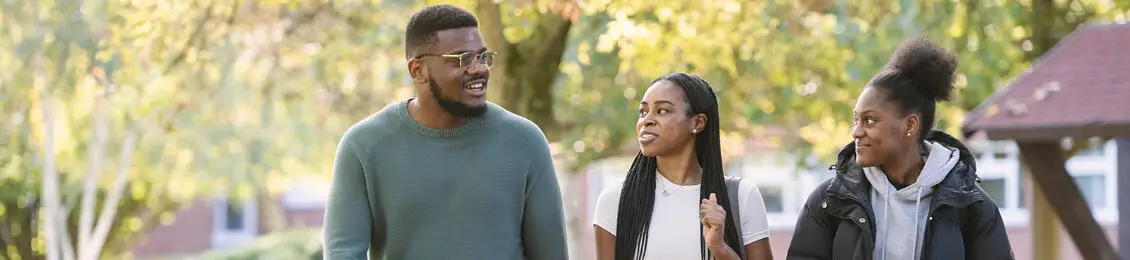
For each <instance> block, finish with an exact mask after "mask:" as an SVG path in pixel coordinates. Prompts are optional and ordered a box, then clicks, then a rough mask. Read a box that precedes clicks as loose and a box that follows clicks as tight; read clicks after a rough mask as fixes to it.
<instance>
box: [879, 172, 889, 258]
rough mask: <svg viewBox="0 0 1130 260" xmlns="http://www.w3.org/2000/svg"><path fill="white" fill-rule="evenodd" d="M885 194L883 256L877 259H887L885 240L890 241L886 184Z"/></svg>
mask: <svg viewBox="0 0 1130 260" xmlns="http://www.w3.org/2000/svg"><path fill="white" fill-rule="evenodd" d="M885 193H886V194H885V195H886V196H887V198H886V199H884V200H883V220H884V221H883V253H882V254H883V256H882V257H880V258H879V259H887V247H889V246H888V245H887V240H888V239H891V236H890V233H891V232H889V231H890V230H891V229H890V228H887V225H889V223H891V221H890V220H891V219H889V218H887V212H890V211H891V210H890V209H891V185H890V184H887V192H885Z"/></svg>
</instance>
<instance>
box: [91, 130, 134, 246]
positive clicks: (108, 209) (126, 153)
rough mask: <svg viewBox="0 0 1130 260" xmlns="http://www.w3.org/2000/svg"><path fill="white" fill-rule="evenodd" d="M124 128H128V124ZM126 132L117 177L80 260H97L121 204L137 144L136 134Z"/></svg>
mask: <svg viewBox="0 0 1130 260" xmlns="http://www.w3.org/2000/svg"><path fill="white" fill-rule="evenodd" d="M126 128H127V129H128V128H129V124H128V123H127V126H126ZM126 131H128V132H127V134H126V139H125V140H123V141H122V150H121V154H120V157H119V161H118V175H117V176H116V177H114V184H113V185H112V186H110V192H109V194H107V195H106V199H105V200H104V201H102V212H100V213H101V214H100V215H98V224H97V225H96V226H94V230H93V235H92V237H91V239H90V245H88V246H86V247H87V248H88V249H89V251H87V252H86V253H85V254H83V255H82V258H80V259H82V260H94V259H98V257H99V255H101V253H102V247H103V246H104V245H105V244H106V237H107V236H108V235H109V233H110V224H111V223H113V221H114V217H115V215H116V214H117V212H118V204H120V203H121V198H122V194H123V193H125V190H126V176H127V173H128V172H129V169H130V164H131V160H132V158H133V149H134V144H135V143H137V132H134V130H132V129H130V130H126Z"/></svg>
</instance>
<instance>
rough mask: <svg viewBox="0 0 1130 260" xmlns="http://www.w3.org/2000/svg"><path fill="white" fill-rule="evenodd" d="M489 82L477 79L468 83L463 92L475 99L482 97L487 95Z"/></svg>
mask: <svg viewBox="0 0 1130 260" xmlns="http://www.w3.org/2000/svg"><path fill="white" fill-rule="evenodd" d="M486 89H487V81H486V80H484V79H477V80H472V81H470V82H467V84H465V85H463V90H464V91H466V93H467V94H469V95H471V96H475V97H482V96H485V95H486Z"/></svg>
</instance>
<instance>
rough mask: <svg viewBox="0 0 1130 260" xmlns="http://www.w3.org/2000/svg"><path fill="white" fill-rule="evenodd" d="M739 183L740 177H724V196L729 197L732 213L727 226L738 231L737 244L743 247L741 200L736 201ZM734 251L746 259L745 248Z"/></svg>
mask: <svg viewBox="0 0 1130 260" xmlns="http://www.w3.org/2000/svg"><path fill="white" fill-rule="evenodd" d="M741 182H742V177H738V176H726V196H727V197H729V201H730V211H731V213H733V214H732V215H733V216H734V221H733V222H731V223H727V225H730V224H732V225H734V230H737V231H738V242H739V243H740V244H743V245H744V244H745V241H741V240H742V239H743V238H742V211H741V207H740V206H739V205H741V204H738V202H740V201H741V200H739V199H738V186H739V184H741ZM734 251H736V252H737V253H738V256H739V257H740V258H741V259H746V258H745V248H734Z"/></svg>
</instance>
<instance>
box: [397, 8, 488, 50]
mask: <svg viewBox="0 0 1130 260" xmlns="http://www.w3.org/2000/svg"><path fill="white" fill-rule="evenodd" d="M467 27H479V20H478V19H475V15H472V14H471V13H470V12H467V10H463V9H462V8H459V7H455V6H453V5H447V4H442V5H433V6H428V7H425V8H424V9H422V10H420V11H418V12H416V14H413V15H412V19H411V20H409V21H408V28H407V29H406V30H405V35H404V58H405V59H411V58H415V57H414V56H415V55H416V51H417V50H418V49H419V48H421V47H428V46H429V45H431V44H433V43H435V42H436V40H437V39H436V33H437V32H439V31H443V30H450V29H459V28H467Z"/></svg>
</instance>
